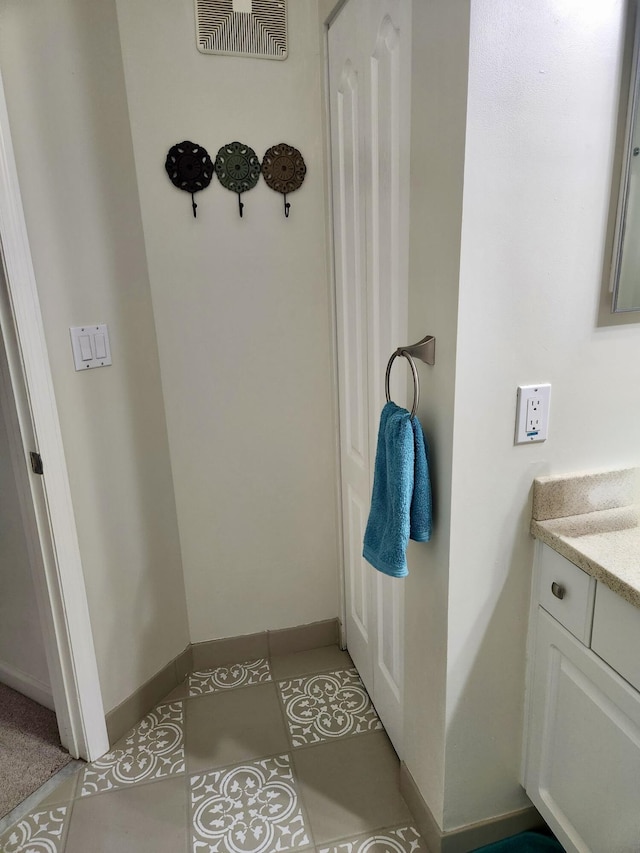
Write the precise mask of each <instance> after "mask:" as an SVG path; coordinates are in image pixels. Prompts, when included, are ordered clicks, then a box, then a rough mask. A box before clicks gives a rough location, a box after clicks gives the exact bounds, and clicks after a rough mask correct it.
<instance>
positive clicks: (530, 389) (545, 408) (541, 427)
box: [514, 384, 551, 444]
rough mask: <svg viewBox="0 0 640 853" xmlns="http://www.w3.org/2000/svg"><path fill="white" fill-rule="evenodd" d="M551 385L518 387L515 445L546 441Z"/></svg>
mask: <svg viewBox="0 0 640 853" xmlns="http://www.w3.org/2000/svg"><path fill="white" fill-rule="evenodd" d="M550 400H551V385H549V384H541V385H518V402H517V406H516V435H515V442H514V443H515V444H531V443H532V442H534V441H546V439H547V435H548V432H549V403H550Z"/></svg>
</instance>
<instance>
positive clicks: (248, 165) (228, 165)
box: [215, 142, 260, 217]
mask: <svg viewBox="0 0 640 853" xmlns="http://www.w3.org/2000/svg"><path fill="white" fill-rule="evenodd" d="M215 170H216V175H217V176H218V180H219V181H220V183H221V184H222V186H223V187H224V188H225V189H227V190H231V191H232V192H234V193H237V194H238V212H239V213H240V216H241V217H242V215H243V211H244V204H243V202H242V199H241V198H240V196H241V195H242V193H245V192H248V191H249V190H252V189H253V188H254V187H255V185H256V184H257V183H258V179H259V178H260V161H259V160H258V156H257V154H256V152H255V151H254V150H253V148H250V147H249V146H248V145H244V144H243V143H242V142H230V143H229V144H228V145H223V146H222V148H221V149H220V150H219V151H218V155H217V157H216V162H215Z"/></svg>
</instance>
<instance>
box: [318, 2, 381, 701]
mask: <svg viewBox="0 0 640 853" xmlns="http://www.w3.org/2000/svg"><path fill="white" fill-rule="evenodd" d="M356 12H357V9H356V5H355V4H353V5H352V4H351V3H349V4H347V6H346V7H345V8H344V9H343V10H342V12H341V13H340V16H339V19H338V20H339V22H340V26H339V27H337V28H335V29H334V27H332V28H331V31H330V32H331V39H330V55H329V75H330V81H331V84H330V85H331V148H332V180H333V220H334V252H335V277H336V314H337V340H338V362H339V370H340V382H339V386H340V388H339V401H340V459H341V474H342V511H343V528H344V561H345V587H346V588H345V597H346V618H347V624H346V626H345V628H346V634H347V645H348V648H349V652H350V654H351V657H352V658H353V661H354V663H355V665H356V667H357V668H358V671H359V672H360V675H361V677H362V680H363V681H364V684H365V686H366V688H367V690H368V691H369V692H370V694H371V695H372V696H373V661H372V656H371V653H370V647H369V642H370V637H369V625H370V621H371V573H370V570H369V566H368V565H367V564H366V563H365V562H364V560H363V558H362V556H361V555H362V540H363V537H364V529H365V525H366V520H367V513H368V507H369V495H370V486H371V470H370V447H369V432H370V427H369V418H370V416H369V400H368V385H369V363H368V362H369V356H368V334H367V323H368V316H367V282H366V253H365V227H366V223H365V210H366V203H365V193H364V187H363V178H364V168H363V151H364V138H363V133H362V96H361V91H362V87H361V81H362V78H361V72H360V69H359V67H358V57H357V50H356V46H355V44H354V43H353V42H352V39H351V33H352V32H353V31H354V28H355V27H356V25H357V14H356Z"/></svg>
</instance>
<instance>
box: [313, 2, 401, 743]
mask: <svg viewBox="0 0 640 853" xmlns="http://www.w3.org/2000/svg"><path fill="white" fill-rule="evenodd" d="M410 32H411V3H410V0H349V2H348V3H347V4H346V5H345V6H344V7H343V9H342V10H341V12H340V14H339V15H338V17H337V18H336V20H335V21H334V22H333V23H332V25H331V27H330V29H329V87H330V102H331V145H332V170H333V204H334V210H333V215H334V238H335V239H334V251H335V274H336V291H337V299H336V302H337V315H338V316H337V322H338V362H339V382H340V432H341V469H342V471H341V473H342V489H343V516H344V517H343V525H344V530H345V537H344V538H345V575H346V577H345V587H346V590H345V593H346V603H347V625H346V633H347V646H348V648H349V652H350V653H351V655H352V657H353V660H354V662H355V664H356V666H357V667H358V670H359V672H360V674H361V676H362V679H363V681H364V683H365V686H366V687H367V690H368V691H369V693H370V694H371V697H372V699H373V701H374V704H375V705H376V708H377V710H378V713H379V714H380V716H381V719H382V721H383V723H384V725H385V727H386V729H387V731H388V733H389V736H390V738H391V740H392V742H393V744H394V746H395V748H396V751H397V752H398V753H399V754H401V750H402V678H403V666H402V661H403V654H402V651H403V650H402V645H403V642H404V631H403V613H404V586H403V584H402V581H401V580H398V579H392V578H388V577H386V576H384V575H381V574H379V573H378V572H376V571H375V570H374V569H373V568H372V567H371V566H369V564H368V563H366V562H365V561H364V560H363V558H362V557H361V553H362V539H363V535H364V526H365V524H366V519H367V516H368V511H369V505H370V495H371V486H372V482H373V466H374V455H375V448H376V442H377V431H378V421H379V417H380V411H381V409H382V407H383V405H384V402H385V397H384V375H385V370H386V365H387V361H388V359H389V357H390V355H391V353H392V352H393V350H394V349H396V348H397V347H398V346H399V345H400V344H402V343H404V342H408V341H407V273H408V210H409V181H408V178H409V171H408V169H409V150H408V145H409V129H410V121H409V116H410V112H409V108H410V72H411V57H410ZM406 380H407V374H406V371H404V370H402V369H401V366H400V365H399V366H398V368H397V369H396V370H395V371H394V373H393V375H392V384H391V391H392V397H393V399H394V401H395V402H397V403H399V404H400V405H405V404H406ZM356 423H357V424H358V428H359V425H360V424H364V427H363V428H364V429H365V431H366V433H367V440H366V441H365V440H364V438H363V440H362V442H360V441H359V440H358V441H357V442H356V439H355V438H354V435H355V433H356ZM356 446H357V448H358V449H359V450H360V449H362V452H361V453H359V454H358V456H357V459H356V453H355V452H354V449H353V448H354V447H356ZM358 537H359V538H358ZM365 604H366V607H367V613H366V616H365V615H364V613H363V611H362V608H363V607H364V606H365Z"/></svg>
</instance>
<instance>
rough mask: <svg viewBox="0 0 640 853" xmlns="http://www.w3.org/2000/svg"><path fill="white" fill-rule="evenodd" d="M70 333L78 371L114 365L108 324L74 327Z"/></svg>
mask: <svg viewBox="0 0 640 853" xmlns="http://www.w3.org/2000/svg"><path fill="white" fill-rule="evenodd" d="M69 331H70V332H71V346H72V348H73V361H74V363H75V366H76V370H87V368H90V367H107V366H108V365H109V364H111V363H112V362H111V347H110V345H109V330H108V328H107V325H106V323H102V324H99V325H95V326H72V327H71V328H70V329H69Z"/></svg>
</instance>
